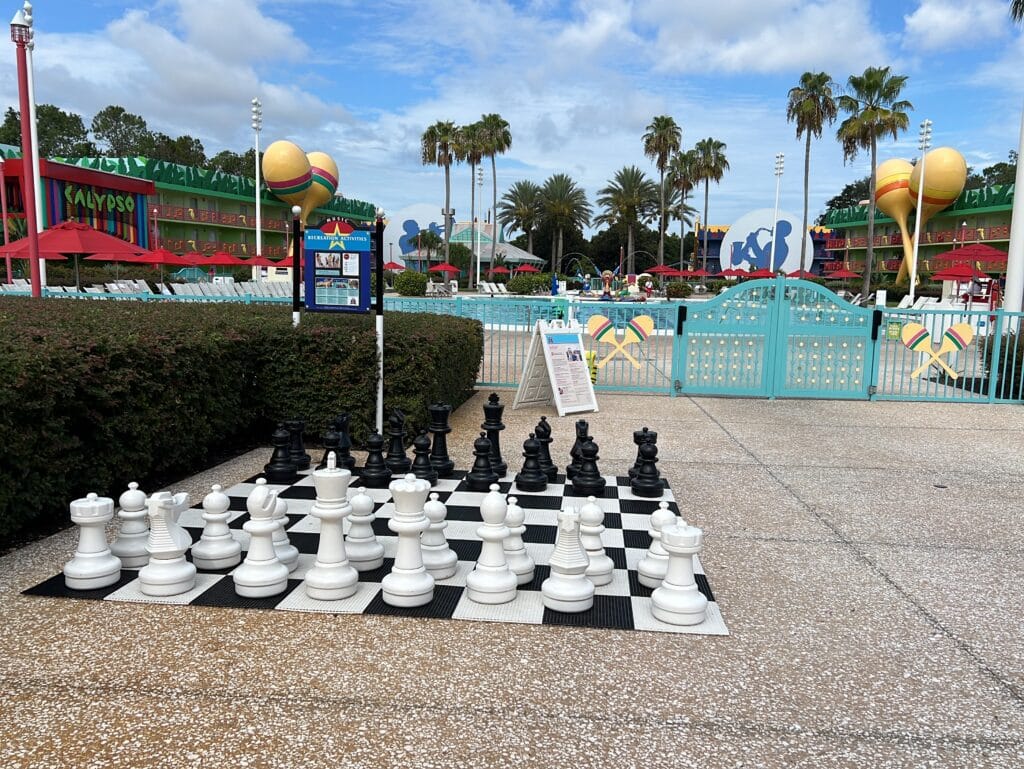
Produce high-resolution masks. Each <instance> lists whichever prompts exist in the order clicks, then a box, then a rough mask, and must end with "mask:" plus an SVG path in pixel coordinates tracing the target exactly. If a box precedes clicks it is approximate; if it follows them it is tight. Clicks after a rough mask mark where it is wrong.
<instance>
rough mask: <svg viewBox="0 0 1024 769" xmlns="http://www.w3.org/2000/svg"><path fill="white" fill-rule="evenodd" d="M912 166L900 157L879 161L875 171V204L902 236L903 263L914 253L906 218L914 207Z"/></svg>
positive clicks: (903, 264) (902, 269)
mask: <svg viewBox="0 0 1024 769" xmlns="http://www.w3.org/2000/svg"><path fill="white" fill-rule="evenodd" d="M913 170H914V166H913V165H911V164H910V163H909V162H908V161H906V160H903V159H902V158H893V159H892V160H886V161H885V162H884V163H880V164H879V166H878V168H877V169H876V171H875V179H876V181H875V205H876V206H878V209H879V210H880V211H881V212H882V213H883V214H886V215H887V216H891V217H892V218H893V219H894V220H895V221H896V224H897V225H898V226H899V228H900V235H902V236H903V263H902V265H901V266H900V274H901V275H903V274H904V266H905V265H907V264H909V263H910V260H911V259H912V258H913V254H914V243H913V240H912V239H911V237H910V234H909V233H908V232H907V219H908V217H909V216H910V212H911V211H912V210H913V209H914V198H912V197H911V196H910V173H911V171H913Z"/></svg>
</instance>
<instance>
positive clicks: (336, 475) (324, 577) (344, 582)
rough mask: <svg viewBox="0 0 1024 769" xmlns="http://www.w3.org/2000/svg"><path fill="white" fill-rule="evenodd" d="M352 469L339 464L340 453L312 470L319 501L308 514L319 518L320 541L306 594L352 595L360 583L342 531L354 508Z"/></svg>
mask: <svg viewBox="0 0 1024 769" xmlns="http://www.w3.org/2000/svg"><path fill="white" fill-rule="evenodd" d="M351 482H352V473H351V472H349V471H348V470H347V469H342V468H339V467H338V465H337V455H336V454H335V453H334V452H333V451H332V452H330V453H329V454H328V455H327V467H325V468H324V469H322V470H314V471H313V485H314V486H315V487H316V502H314V503H313V507H312V508H311V509H310V511H309V514H310V515H312V516H313V517H314V518H319V519H320V544H319V546H318V548H317V552H316V563H315V564H313V567H312V568H311V569H310V570H309V571H308V572H307V573H306V581H305V587H306V595H308V596H309V597H310V598H315V599H317V600H319V601H337V600H340V599H342V598H348V597H349V596H351V595H353V594H354V593H355V592H356V590H357V589H358V587H359V573H358V572H357V571H356V570H355V569H353V568H352V565H351V564H350V563H349V562H348V556H347V555H346V553H345V539H344V536H343V535H342V531H343V526H344V522H345V518H347V517H348V514H349V513H350V512H351V511H352V506H351V505H350V504H349V502H348V485H349V483H351Z"/></svg>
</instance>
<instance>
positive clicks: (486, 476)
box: [466, 433, 498, 491]
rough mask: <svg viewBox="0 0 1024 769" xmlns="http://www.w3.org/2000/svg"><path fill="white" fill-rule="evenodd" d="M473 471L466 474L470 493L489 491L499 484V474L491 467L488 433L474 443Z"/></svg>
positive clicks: (482, 434)
mask: <svg viewBox="0 0 1024 769" xmlns="http://www.w3.org/2000/svg"><path fill="white" fill-rule="evenodd" d="M473 456H474V457H476V459H474V460H473V467H472V469H471V470H470V471H469V472H468V473H466V488H468V489H469V490H470V491H489V490H490V488H491V484H492V483H497V482H498V474H497V473H496V472H494V469H493V468H492V467H491V442H490V441H489V440H487V433H480V437H479V438H477V439H476V440H475V441H473Z"/></svg>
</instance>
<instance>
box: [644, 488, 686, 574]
mask: <svg viewBox="0 0 1024 769" xmlns="http://www.w3.org/2000/svg"><path fill="white" fill-rule="evenodd" d="M677 520H678V517H677V516H676V514H675V513H673V512H672V511H671V510H669V509H668V502H659V503H658V509H657V510H655V511H654V512H653V513H651V531H650V532H649V533H650V535H651V546H650V547H649V548H647V552H646V553H644V557H643V558H641V559H640V563H638V564H637V567H636V570H637V579H638V580H639V581H640V584H641V585H644V586H646V587H650V588H655V587H658V586H659V585H661V581H662V580H663V579H665V572H666V571H668V553H667V552H666V551H665V548H664V547H662V546H661V532H662V529H664V528H665V527H666V526H671V525H673V524H674V523H675V522H676V521H677Z"/></svg>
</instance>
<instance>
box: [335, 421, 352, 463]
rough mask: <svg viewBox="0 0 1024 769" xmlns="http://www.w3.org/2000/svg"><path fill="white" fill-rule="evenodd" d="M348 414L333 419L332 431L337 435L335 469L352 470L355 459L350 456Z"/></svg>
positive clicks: (350, 442)
mask: <svg viewBox="0 0 1024 769" xmlns="http://www.w3.org/2000/svg"><path fill="white" fill-rule="evenodd" d="M348 423H349V414H348V412H347V411H346V412H344V413H341V414H338V416H336V417H335V418H334V429H335V431H336V432H337V433H338V435H339V436H340V437H339V440H338V451H337V457H336V459H337V465H336V466H337V467H339V468H344V469H346V470H354V469H355V467H356V459H355V457H353V456H352V435H351V433H349V427H348Z"/></svg>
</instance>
